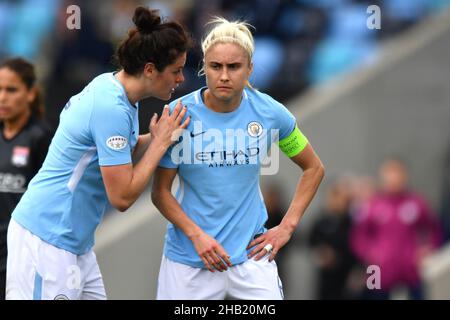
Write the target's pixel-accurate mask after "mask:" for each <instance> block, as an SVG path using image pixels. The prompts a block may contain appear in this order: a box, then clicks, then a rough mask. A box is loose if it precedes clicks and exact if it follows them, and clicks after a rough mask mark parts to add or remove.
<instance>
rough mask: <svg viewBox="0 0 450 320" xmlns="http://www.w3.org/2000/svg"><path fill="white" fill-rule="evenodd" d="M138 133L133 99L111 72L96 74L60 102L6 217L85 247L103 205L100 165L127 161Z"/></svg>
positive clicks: (70, 247)
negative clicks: (49, 134) (50, 132)
mask: <svg viewBox="0 0 450 320" xmlns="http://www.w3.org/2000/svg"><path fill="white" fill-rule="evenodd" d="M138 136H139V122H138V104H136V105H131V103H130V102H129V100H128V98H127V95H126V93H125V89H124V88H123V86H122V85H121V83H120V82H119V81H118V80H117V79H116V78H115V77H114V74H113V73H105V74H101V75H99V76H98V77H96V78H95V79H94V80H92V81H91V82H90V83H89V84H88V85H87V86H86V87H85V88H84V89H83V91H81V92H80V93H79V94H77V95H75V96H73V97H72V98H70V100H69V102H68V103H67V104H66V106H65V107H64V109H63V111H62V112H61V115H60V123H59V126H58V129H57V130H56V133H55V136H54V137H53V140H52V142H51V144H50V147H49V151H48V154H47V157H46V159H45V161H44V163H43V165H42V168H41V169H40V170H39V172H38V174H37V175H36V176H35V177H34V178H33V179H32V180H31V182H30V184H29V186H28V189H27V191H26V192H25V194H24V195H23V197H22V199H21V200H20V202H19V204H18V205H17V207H16V209H15V210H14V212H13V213H12V218H13V219H14V220H16V221H17V222H18V223H19V224H21V225H22V226H23V227H25V228H26V229H28V230H29V231H30V232H31V233H33V234H35V235H36V236H38V237H39V238H41V239H42V240H44V241H46V242H48V243H50V244H52V245H54V246H56V247H58V248H62V249H65V250H67V251H69V252H72V253H74V254H77V255H81V254H84V253H86V252H87V251H89V249H91V248H92V246H93V245H94V233H95V230H96V228H97V225H98V224H99V223H100V221H101V219H102V217H103V214H104V213H105V211H106V210H107V209H108V208H109V201H108V198H107V195H106V190H105V186H104V184H103V179H102V176H101V172H100V166H114V165H122V164H127V163H131V154H132V150H133V148H134V146H135V145H136V143H137V139H138Z"/></svg>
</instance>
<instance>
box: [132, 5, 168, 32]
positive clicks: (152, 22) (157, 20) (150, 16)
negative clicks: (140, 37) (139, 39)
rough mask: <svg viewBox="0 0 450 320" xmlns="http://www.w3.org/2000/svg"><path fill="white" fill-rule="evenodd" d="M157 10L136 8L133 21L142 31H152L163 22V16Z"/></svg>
mask: <svg viewBox="0 0 450 320" xmlns="http://www.w3.org/2000/svg"><path fill="white" fill-rule="evenodd" d="M157 13H158V11H157V10H149V9H146V8H144V7H138V8H136V11H135V12H134V16H133V22H134V24H135V25H136V27H137V29H138V31H139V32H141V33H144V34H146V33H151V32H152V31H153V30H155V29H156V28H157V27H158V26H159V25H160V24H161V17H160V16H158V14H157Z"/></svg>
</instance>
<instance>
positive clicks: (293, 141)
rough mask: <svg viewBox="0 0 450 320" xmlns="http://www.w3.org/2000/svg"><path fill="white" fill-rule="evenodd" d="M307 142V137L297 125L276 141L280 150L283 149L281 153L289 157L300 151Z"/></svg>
mask: <svg viewBox="0 0 450 320" xmlns="http://www.w3.org/2000/svg"><path fill="white" fill-rule="evenodd" d="M307 144H308V139H307V138H306V137H305V135H304V134H303V133H302V132H301V131H300V129H299V128H298V127H297V126H295V129H294V131H292V133H291V134H290V135H288V136H287V137H286V138H284V139H282V140H280V141H279V142H278V146H279V147H280V149H281V151H283V153H284V154H285V155H287V156H288V157H289V158H292V157H294V156H296V155H298V154H299V153H300V152H302V151H303V149H305V147H306V145H307Z"/></svg>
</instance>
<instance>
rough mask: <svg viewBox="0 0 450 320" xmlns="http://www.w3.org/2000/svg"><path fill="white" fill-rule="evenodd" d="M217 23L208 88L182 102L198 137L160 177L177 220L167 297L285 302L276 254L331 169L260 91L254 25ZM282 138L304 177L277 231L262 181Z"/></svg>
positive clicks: (208, 43) (170, 230)
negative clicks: (254, 81)
mask: <svg viewBox="0 0 450 320" xmlns="http://www.w3.org/2000/svg"><path fill="white" fill-rule="evenodd" d="M212 23H213V24H214V28H213V29H212V30H211V31H210V32H209V33H208V35H207V36H206V38H205V39H204V41H203V43H202V49H203V54H204V61H203V62H204V66H203V71H204V73H205V75H206V83H207V87H204V88H201V89H199V90H197V91H194V92H192V93H190V94H188V95H186V96H185V97H183V98H182V99H183V103H185V104H186V105H187V106H188V113H189V115H190V116H191V122H190V124H189V126H188V128H187V129H188V131H189V133H188V134H183V139H182V141H180V143H178V144H177V145H174V146H172V147H171V148H169V150H168V151H167V153H166V155H165V156H164V157H163V159H162V160H161V162H160V164H159V168H158V170H157V171H156V173H155V179H154V184H153V191H152V199H153V202H154V204H155V205H156V206H157V207H158V209H159V210H160V211H161V213H162V214H163V215H164V216H165V217H166V218H167V219H168V220H169V221H170V223H169V224H168V227H167V234H166V239H165V246H164V255H163V258H162V262H161V269H160V274H159V284H158V292H157V298H158V299H224V298H225V297H229V298H232V299H282V298H283V292H282V285H281V281H280V279H279V277H278V271H277V267H276V263H275V261H274V258H275V256H276V254H277V252H278V251H279V250H280V249H281V248H282V247H283V246H284V245H285V244H286V243H287V242H288V241H289V239H290V238H291V236H292V234H293V232H294V230H295V228H296V227H297V225H298V223H299V222H300V219H301V217H302V216H303V214H304V212H305V210H306V208H307V207H308V205H309V203H310V202H311V200H312V198H313V196H314V194H315V193H316V191H317V188H318V186H319V184H320V182H321V180H322V178H323V176H324V167H323V165H322V163H321V161H320V159H319V157H318V156H317V155H316V154H315V152H314V150H313V148H312V146H311V145H310V143H308V140H307V139H306V137H305V136H304V135H303V134H302V133H301V132H300V130H299V128H298V127H297V124H296V119H295V118H294V116H293V115H292V114H291V113H290V112H289V111H288V110H287V109H286V108H285V107H284V106H283V105H281V104H280V103H278V102H277V101H275V100H274V99H273V98H271V97H270V96H268V95H266V94H264V93H261V92H259V91H258V90H256V89H253V88H252V87H251V86H250V84H249V77H250V74H251V72H252V68H253V64H252V55H253V51H254V42H253V37H252V34H251V32H250V30H249V25H248V24H246V23H243V22H230V21H227V20H225V19H223V18H216V19H215V20H214V21H213V22H212ZM174 106H175V104H174V103H172V105H171V107H172V108H173V107H174ZM275 141H277V142H278V144H279V147H280V149H281V150H282V151H283V152H284V153H285V154H286V155H287V156H288V157H289V158H291V160H292V161H293V162H294V163H296V164H297V165H298V166H299V167H300V168H301V169H302V170H303V175H302V177H301V179H300V180H299V183H298V186H297V190H296V192H295V195H294V198H293V199H292V202H291V204H290V207H289V209H288V211H287V213H286V214H285V216H284V218H283V220H282V222H281V223H280V225H278V226H276V227H274V228H272V229H270V230H267V229H266V228H265V227H264V224H265V221H266V220H267V210H266V208H265V206H264V202H263V199H262V196H261V193H260V187H259V176H260V169H261V161H262V159H263V157H262V156H263V155H265V154H267V152H268V150H269V148H270V145H271V143H272V142H275ZM177 174H178V175H179V178H180V187H179V190H178V192H177V194H176V197H174V196H173V195H172V194H171V187H172V183H173V181H174V178H175V176H176V175H177ZM299 174H300V172H299ZM217 271H218V272H217Z"/></svg>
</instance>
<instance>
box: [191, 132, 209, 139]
mask: <svg viewBox="0 0 450 320" xmlns="http://www.w3.org/2000/svg"><path fill="white" fill-rule="evenodd" d="M205 132H206V131H202V132H199V133H195V134H194V133H193V132H192V131H191V138H194V137H196V136H199V135H201V134H204V133H205Z"/></svg>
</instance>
